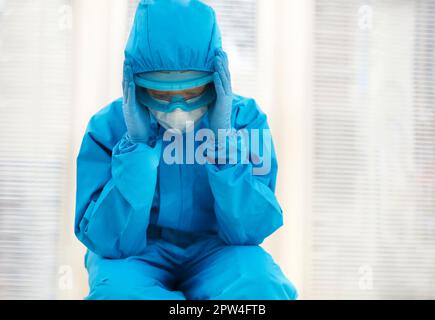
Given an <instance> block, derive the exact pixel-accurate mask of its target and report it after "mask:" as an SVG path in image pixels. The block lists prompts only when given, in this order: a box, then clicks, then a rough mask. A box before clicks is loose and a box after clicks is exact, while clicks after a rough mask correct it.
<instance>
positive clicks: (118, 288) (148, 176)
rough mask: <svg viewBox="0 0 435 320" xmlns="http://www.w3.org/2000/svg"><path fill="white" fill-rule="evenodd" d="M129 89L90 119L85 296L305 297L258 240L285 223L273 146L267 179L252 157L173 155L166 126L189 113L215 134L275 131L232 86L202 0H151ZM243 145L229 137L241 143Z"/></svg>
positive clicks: (82, 182) (143, 14)
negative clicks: (175, 159) (166, 155)
mask: <svg viewBox="0 0 435 320" xmlns="http://www.w3.org/2000/svg"><path fill="white" fill-rule="evenodd" d="M123 88H124V96H123V98H120V99H118V100H116V101H114V102H113V103H111V104H110V105H108V106H107V107H105V108H103V109H102V110H101V111H99V112H98V113H97V114H95V115H94V116H93V117H92V119H91V120H90V122H89V124H88V127H87V129H86V133H85V135H84V138H83V142H82V145H81V149H80V153H79V155H78V158H77V194H76V217H75V234H76V235H77V237H78V239H79V240H80V241H81V242H82V243H83V244H84V245H85V246H86V247H87V249H88V250H87V253H86V255H85V266H86V268H87V271H88V273H89V285H90V293H89V295H88V296H87V297H86V298H87V299H162V300H166V299H176V300H179V299H180V300H182V299H189V300H191V299H192V300H196V299H200V300H205V299H244V300H252V299H296V298H297V292H296V289H295V288H294V286H293V285H292V284H291V283H290V282H289V280H288V279H287V278H286V277H285V275H284V274H283V272H282V271H281V269H280V268H279V266H278V265H277V264H276V263H275V262H274V261H273V259H272V257H271V256H270V255H269V254H268V253H267V252H266V251H265V250H264V249H262V248H261V247H260V246H259V245H260V244H261V243H262V242H263V240H264V239H265V238H266V237H268V236H269V235H271V234H272V233H273V232H274V231H275V230H277V229H278V228H279V227H280V226H281V225H282V223H283V217H282V210H281V208H280V206H279V204H278V202H277V199H276V197H275V194H274V189H275V179H276V175H277V162H276V157H275V153H274V151H273V146H272V150H271V155H272V165H271V170H270V172H269V173H268V174H266V175H261V176H260V175H258V176H257V175H254V174H253V168H254V164H253V163H242V162H236V163H233V164H220V162H218V161H214V162H213V161H210V162H207V163H206V164H199V163H194V164H179V163H172V164H168V163H166V162H165V161H163V160H162V153H163V150H164V149H165V147H167V145H168V143H169V142H166V141H165V139H162V135H163V133H164V131H165V130H166V129H180V130H182V128H180V124H185V123H186V121H187V120H193V121H195V125H194V128H193V130H200V129H201V128H209V129H211V130H212V131H213V132H216V133H218V132H219V130H228V129H233V130H239V129H247V130H251V129H267V128H268V125H267V119H266V116H265V114H264V113H263V112H262V111H261V110H260V108H259V107H258V105H257V104H256V102H255V100H253V99H250V98H245V97H242V96H239V95H236V94H233V92H232V89H231V81H230V73H229V69H228V59H227V56H226V54H225V53H224V51H223V49H222V44H221V36H220V31H219V28H218V25H217V21H216V16H215V13H214V11H213V10H212V9H211V8H210V7H209V6H207V5H205V4H203V3H202V2H200V1H197V0H191V1H186V0H155V1H141V2H140V4H139V6H138V9H137V12H136V16H135V20H134V25H133V28H132V32H131V34H130V37H129V40H128V43H127V46H126V49H125V64H124V80H123ZM186 130H187V128H186ZM180 132H181V134H183V135H185V134H186V132H185V131H180ZM237 141H238V140H237V138H234V136H231V135H230V136H229V138H228V143H230V144H231V143H232V144H235V146H236V148H240V144H238V142H237ZM212 144H213V145H212V146H213V148H215V149H216V150H218V149H219V148H220V147H221V145H220V144H219V143H218V141H217V140H214V141H212ZM237 150H238V149H237ZM210 154H211V155H208V158H212V157H215V160H216V158H217V157H218V156H217V154H219V153H218V152H216V153H213V152H211V153H210ZM221 155H222V154H221ZM224 156H228V157H230V156H229V155H227V154H225V153H224Z"/></svg>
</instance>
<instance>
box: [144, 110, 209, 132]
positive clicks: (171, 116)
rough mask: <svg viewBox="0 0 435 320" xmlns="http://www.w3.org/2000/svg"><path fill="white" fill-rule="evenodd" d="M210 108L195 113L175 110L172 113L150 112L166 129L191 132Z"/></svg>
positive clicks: (194, 111)
mask: <svg viewBox="0 0 435 320" xmlns="http://www.w3.org/2000/svg"><path fill="white" fill-rule="evenodd" d="M207 111H208V107H207V106H205V107H202V108H198V109H196V110H193V111H183V110H181V109H175V110H174V111H172V112H160V111H156V110H152V109H150V112H151V113H152V114H153V115H154V117H155V118H156V120H157V121H158V122H159V123H160V125H161V126H162V127H163V128H165V129H167V130H168V129H177V130H180V131H181V132H185V131H186V129H187V130H189V129H191V127H192V126H193V125H194V124H195V125H196V124H197V122H199V121H200V120H201V118H202V117H203V116H204V115H205V114H206V113H207ZM192 122H193V123H192Z"/></svg>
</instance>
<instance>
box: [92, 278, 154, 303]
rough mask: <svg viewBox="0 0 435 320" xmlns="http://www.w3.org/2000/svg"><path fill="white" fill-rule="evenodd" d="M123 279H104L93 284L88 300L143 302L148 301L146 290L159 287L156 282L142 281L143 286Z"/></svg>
mask: <svg viewBox="0 0 435 320" xmlns="http://www.w3.org/2000/svg"><path fill="white" fill-rule="evenodd" d="M125 278H127V277H124V279H121V278H110V277H107V278H104V279H100V280H99V281H98V282H96V283H95V284H93V285H92V286H91V288H90V293H89V295H88V296H87V297H86V299H87V300H141V299H146V298H147V297H146V295H145V293H146V291H145V290H146V289H147V288H149V289H150V288H152V287H153V286H157V285H158V284H157V283H156V281H154V282H153V281H152V280H149V281H147V283H143V280H142V281H141V284H142V286H139V285H138V284H135V282H134V281H132V280H128V279H125ZM138 282H139V281H138Z"/></svg>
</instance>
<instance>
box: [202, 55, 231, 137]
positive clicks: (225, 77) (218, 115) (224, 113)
mask: <svg viewBox="0 0 435 320" xmlns="http://www.w3.org/2000/svg"><path fill="white" fill-rule="evenodd" d="M214 85H215V89H216V95H217V97H216V104H215V105H214V107H213V108H211V109H210V111H209V115H208V117H209V122H210V129H211V130H213V132H214V133H215V135H216V138H217V134H218V132H219V131H218V130H219V129H224V130H229V129H231V113H232V105H233V92H232V88H231V75H230V71H229V66H228V56H227V54H226V53H225V52H224V51H223V50H221V49H220V50H218V51H217V53H216V57H215V73H214Z"/></svg>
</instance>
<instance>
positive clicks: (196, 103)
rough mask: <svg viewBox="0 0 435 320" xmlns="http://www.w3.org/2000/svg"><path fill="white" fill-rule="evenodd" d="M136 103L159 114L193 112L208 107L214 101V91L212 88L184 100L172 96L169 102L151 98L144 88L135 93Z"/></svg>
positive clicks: (181, 97)
mask: <svg viewBox="0 0 435 320" xmlns="http://www.w3.org/2000/svg"><path fill="white" fill-rule="evenodd" d="M137 99H138V101H139V102H140V103H141V104H143V105H145V106H147V107H148V108H150V109H153V110H156V111H160V112H166V113H168V112H173V111H175V110H176V109H181V110H183V111H187V112H189V111H193V110H196V109H199V108H202V107H204V106H208V105H210V104H211V103H213V102H214V101H215V100H216V91H215V90H214V88H213V87H212V86H208V87H207V88H206V90H205V91H204V92H203V93H202V94H200V95H199V96H197V97H194V98H191V99H187V100H186V99H185V98H184V97H183V96H181V95H174V96H172V97H171V98H170V100H161V99H157V98H155V97H153V96H152V95H151V94H150V92H149V91H148V90H147V89H145V88H139V89H138V92H137Z"/></svg>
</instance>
